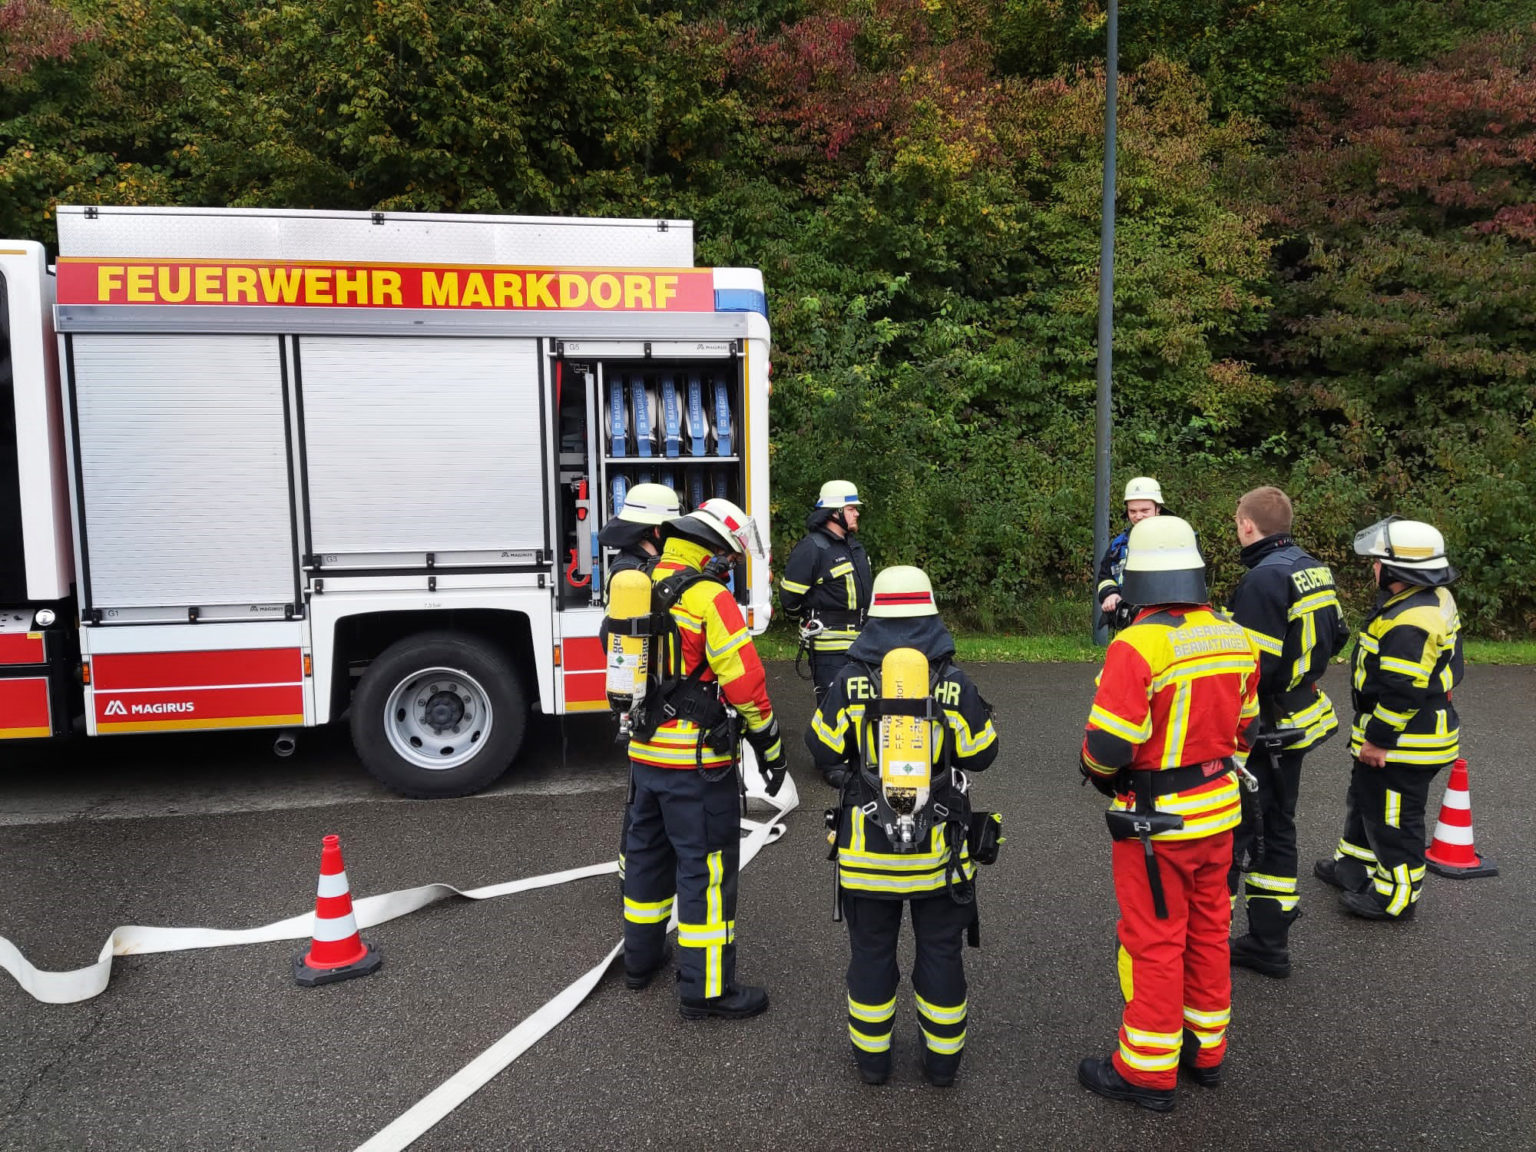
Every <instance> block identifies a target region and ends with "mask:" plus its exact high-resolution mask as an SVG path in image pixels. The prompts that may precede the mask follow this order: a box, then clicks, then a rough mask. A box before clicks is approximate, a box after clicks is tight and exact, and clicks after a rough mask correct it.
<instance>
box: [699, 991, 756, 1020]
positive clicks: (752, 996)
mask: <svg viewBox="0 0 1536 1152" xmlns="http://www.w3.org/2000/svg"><path fill="white" fill-rule="evenodd" d="M677 1010H678V1011H679V1012H680V1013H682V1017H683V1019H684V1020H703V1019H704V1018H705V1017H706V1016H719V1017H721V1018H722V1019H725V1020H744V1019H746V1018H747V1017H748V1016H756V1015H757V1014H758V1013H759V1012H766V1011H767V1010H768V992H767V990H766V989H763V988H754V987H753V986H752V985H750V984H738V985H736V986H735V987H734V988H731V989H730V990H729V991H727V992H726V993H725V994H724V995H723V996H710V997H708V998H705V997H699V998H697V999H695V998H693V997H691V996H684V997H683V998H682V999H681V1001H680V1002H679V1003H678V1009H677Z"/></svg>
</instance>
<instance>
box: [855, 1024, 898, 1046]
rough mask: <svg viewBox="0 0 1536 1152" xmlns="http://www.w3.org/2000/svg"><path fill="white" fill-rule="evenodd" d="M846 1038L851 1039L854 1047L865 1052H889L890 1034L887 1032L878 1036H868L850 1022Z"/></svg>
mask: <svg viewBox="0 0 1536 1152" xmlns="http://www.w3.org/2000/svg"><path fill="white" fill-rule="evenodd" d="M848 1039H850V1040H852V1041H853V1046H854V1047H855V1048H859V1049H862V1050H863V1051H865V1052H889V1051H890V1050H891V1034H890V1033H889V1032H886V1033H884V1034H883V1035H880V1036H870V1035H867V1034H866V1033H863V1032H860V1031H859V1030H858V1029H857V1028H855V1027H854V1026H853V1025H852V1024H850V1025H848Z"/></svg>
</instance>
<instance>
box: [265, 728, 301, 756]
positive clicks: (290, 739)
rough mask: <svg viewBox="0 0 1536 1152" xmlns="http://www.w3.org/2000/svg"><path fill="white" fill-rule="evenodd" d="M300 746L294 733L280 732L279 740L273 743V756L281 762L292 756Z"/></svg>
mask: <svg viewBox="0 0 1536 1152" xmlns="http://www.w3.org/2000/svg"><path fill="white" fill-rule="evenodd" d="M298 746H299V739H298V737H297V736H295V735H294V734H293V733H292V732H279V733H278V734H277V739H276V740H274V741H272V754H273V755H274V756H276V757H278V758H279V759H281V760H286V759H288V757H290V756H292V755H293V753H294V751H295V750H296V749H297V748H298Z"/></svg>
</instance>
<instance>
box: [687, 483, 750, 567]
mask: <svg viewBox="0 0 1536 1152" xmlns="http://www.w3.org/2000/svg"><path fill="white" fill-rule="evenodd" d="M667 527H668V530H669V531H671V532H673V533H676V534H679V535H683V536H689V537H693V538H701V537H702V538H705V539H708V538H711V537H712V538H713V539H717V540H720V541H723V542H724V543H725V545H726V546H727V547H728V548H730V550H731V551H732V552H734V553H736V554H737V555H738V556H742V555H747V554H751V555H753V556H756V557H757V558H758V559H759V560H766V559H767V558H768V553H767V551H766V550H765V549H764V548H763V541H762V537H761V536H759V535H758V532H757V523H756V521H754V520H753V519H752V517H750V516H748V515H747V514H746V513H745V512H743V511H742V510H741V509H740V508H739V507H737V506H736V505H735V504H732V503H731V502H730V501H729V500H725V499H723V498H721V497H718V496H717V497H715V498H713V499H711V500H706V501H704V503H702V504H700V505H699V506H698V508H697V509H695V510H694V511H692V512H690V513H688V515H686V516H684V517H682V518H681V519H679V520H674V521H672V522H671V523H670V524H669V525H668V526H667Z"/></svg>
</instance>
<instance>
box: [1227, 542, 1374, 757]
mask: <svg viewBox="0 0 1536 1152" xmlns="http://www.w3.org/2000/svg"><path fill="white" fill-rule="evenodd" d="M1242 561H1243V564H1244V565H1245V566H1246V567H1247V568H1248V571H1247V572H1245V573H1244V574H1243V578H1242V579H1241V580H1239V581H1238V584H1237V587H1236V588H1235V589H1234V590H1233V592H1232V602H1231V604H1230V605H1229V608H1230V612H1231V615H1232V619H1233V620H1235V621H1237V623H1239V624H1241V625H1242V626H1243V627H1244V628H1246V629H1248V636H1249V638H1250V639H1251V640H1252V641H1253V643H1254V645H1255V646H1256V647H1257V648H1258V650H1259V710H1260V715H1262V716H1263V718H1264V722H1265V723H1266V724H1267V725H1270V726H1272V727H1275V728H1304V729H1306V733H1307V734H1306V735H1305V736H1303V737H1302V738H1301V739H1300V740H1298V741H1296V743H1294V744H1292V745H1291V746H1290V750H1291V751H1296V752H1299V751H1301V750H1302V749H1304V748H1311V747H1312V746H1313V745H1314V744H1319V743H1321V742H1322V741H1324V740H1326V739H1327V738H1328V737H1329V736H1331V735H1333V733H1334V732H1336V731H1338V727H1339V718H1338V716H1337V715H1336V714H1335V713H1334V710H1333V703H1332V701H1330V700H1329V699H1328V697H1327V695H1326V694H1325V693H1324V692H1323V691H1322V690H1321V689H1320V688H1319V687H1318V686H1317V682H1318V680H1320V679H1321V678H1322V675H1323V673H1324V672H1326V671H1327V670H1328V661H1330V660H1332V659H1333V658H1334V657H1335V656H1337V655H1338V654H1339V653H1340V652H1341V651H1343V649H1344V644H1345V642H1346V641H1347V640H1348V639H1349V629H1348V628H1347V627H1345V624H1344V614H1343V611H1342V609H1341V608H1340V607H1339V597H1338V593H1337V592H1336V591H1335V589H1334V583H1333V572H1332V571H1331V570H1330V569H1329V567H1328V565H1326V564H1324V563H1323V562H1322V561H1321V560H1319V559H1317V558H1316V557H1315V556H1313V555H1311V554H1310V553H1308V552H1307V551H1306V550H1305V549H1303V548H1301V547H1300V546H1299V545H1297V543H1296V542H1295V541H1294V540H1292V539H1291V537H1290V535H1289V534H1288V533H1284V532H1281V533H1277V534H1275V535H1273V536H1266V537H1264V539H1262V540H1256V541H1254V542H1253V543H1252V544H1250V545H1248V547H1246V548H1244V549H1243V553H1242Z"/></svg>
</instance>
